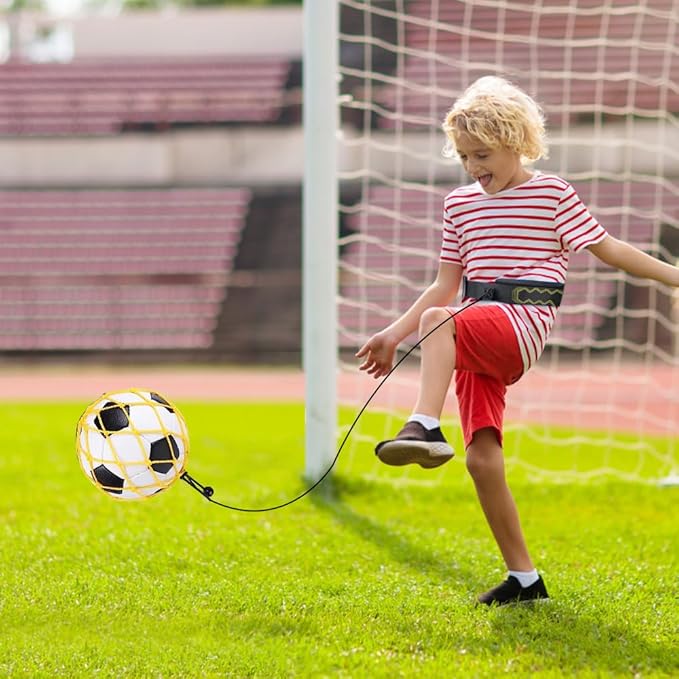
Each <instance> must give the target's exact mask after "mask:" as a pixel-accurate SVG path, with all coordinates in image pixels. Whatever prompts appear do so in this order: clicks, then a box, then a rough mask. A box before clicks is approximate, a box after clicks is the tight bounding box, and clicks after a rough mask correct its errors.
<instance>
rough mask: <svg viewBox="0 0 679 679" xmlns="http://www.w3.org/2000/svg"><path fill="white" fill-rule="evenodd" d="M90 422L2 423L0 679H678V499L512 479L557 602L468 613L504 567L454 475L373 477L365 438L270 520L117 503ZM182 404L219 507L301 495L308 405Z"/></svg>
mask: <svg viewBox="0 0 679 679" xmlns="http://www.w3.org/2000/svg"><path fill="white" fill-rule="evenodd" d="M85 405H86V404H85V403H65V404H50V403H46V404H41V403H31V404H28V403H26V404H15V405H8V404H3V406H2V408H0V444H1V448H2V451H3V454H2V455H1V456H0V471H1V474H0V484H1V485H0V512H1V514H2V521H1V524H0V525H1V528H0V531H1V535H2V538H1V542H0V639H1V641H0V675H1V676H11V677H53V676H62V677H80V676H83V677H95V676H96V677H266V678H272V677H370V678H373V677H425V678H428V677H433V678H438V677H496V676H500V675H511V676H538V677H561V676H568V677H571V676H580V677H618V676H620V677H671V676H674V677H676V676H679V605H678V597H679V587H678V583H679V548H678V542H677V506H678V501H679V497H678V495H677V492H678V489H676V488H657V487H654V486H652V485H645V484H641V483H638V484H635V483H625V482H619V481H618V482H597V483H590V484H586V483H579V484H559V485H557V484H553V483H552V484H536V483H532V484H531V483H529V482H527V481H525V480H524V479H523V478H521V475H518V474H517V476H516V478H515V479H514V481H515V483H513V484H512V487H513V490H514V494H515V497H516V499H517V502H518V504H519V508H520V511H521V513H522V517H523V519H524V524H525V530H526V533H527V537H528V540H529V544H530V546H531V547H532V552H533V554H534V557H535V558H536V561H537V562H538V564H539V568H540V570H541V571H542V573H543V575H544V576H545V580H546V582H547V584H548V586H549V588H550V593H551V594H552V597H553V599H552V601H551V602H549V603H546V604H542V605H539V606H534V607H506V608H500V609H490V610H489V609H485V608H484V609H479V608H476V607H474V606H473V601H474V596H475V594H476V593H478V592H479V591H481V590H483V589H486V588H487V587H488V586H490V585H494V584H496V583H497V582H499V580H500V579H501V578H502V577H503V576H504V570H503V566H502V563H501V560H500V558H499V555H498V553H497V551H496V549H495V547H494V543H493V541H492V539H491V537H490V535H489V532H488V529H487V528H486V525H485V523H484V520H483V518H482V515H481V511H480V509H479V507H478V505H477V502H476V500H475V496H474V492H473V488H472V484H471V481H470V479H469V478H468V476H467V475H466V472H465V470H464V464H463V463H462V462H461V461H460V460H454V461H453V462H451V463H450V464H449V465H448V466H447V468H446V470H445V473H436V475H435V476H434V477H432V476H428V474H427V472H425V471H424V470H419V469H416V470H408V471H407V473H406V472H404V471H403V470H391V469H386V470H385V471H383V472H382V471H380V473H379V474H375V473H374V469H375V462H374V459H373V455H372V451H371V448H370V446H369V445H368V443H367V442H366V443H365V445H364V444H363V443H361V444H360V445H359V446H358V447H357V448H356V449H355V450H353V451H352V453H351V455H348V456H347V457H346V458H345V457H344V456H342V457H340V460H339V463H338V466H337V474H336V475H335V477H334V480H333V483H332V487H326V488H322V489H320V490H319V491H318V492H315V493H314V494H312V495H311V496H309V497H307V498H305V499H303V500H302V501H300V502H298V503H296V504H295V505H293V506H291V507H288V508H286V509H283V510H281V511H278V512H274V513H266V514H243V513H237V512H232V511H227V510H224V509H221V508H219V507H215V506H212V505H210V504H209V503H208V502H207V501H205V500H204V499H203V498H202V497H201V496H200V495H199V494H198V493H196V492H195V491H194V490H192V489H190V488H189V487H188V486H187V485H186V484H184V483H182V482H178V483H177V484H176V485H175V486H173V487H172V488H170V489H169V490H168V491H166V492H165V493H162V494H161V495H159V496H157V497H154V498H152V499H151V500H148V501H145V502H140V503H122V502H116V501H114V500H111V499H109V498H108V497H106V496H104V495H103V494H102V493H100V492H99V491H98V490H97V489H95V487H94V486H93V485H92V484H91V483H90V482H89V481H88V480H87V479H86V478H85V477H84V475H83V474H82V472H81V471H80V467H79V465H78V463H77V460H76V457H75V453H74V449H73V437H74V429H75V424H76V421H77V419H78V417H79V415H80V413H81V411H82V410H83V408H84V406H85ZM179 405H180V406H181V408H182V411H183V412H184V415H185V416H186V418H187V420H188V423H189V428H190V432H191V442H192V451H191V455H190V458H189V465H188V469H189V471H190V472H191V473H192V474H193V475H194V476H195V477H196V478H197V479H198V480H199V481H201V482H203V483H206V484H210V485H213V486H214V487H215V491H216V493H215V497H216V499H219V500H221V501H224V502H228V503H232V504H237V505H246V506H262V505H266V504H275V503H277V502H280V501H284V500H286V499H288V498H289V497H291V496H293V495H294V494H296V493H298V492H299V491H300V490H302V489H303V482H302V480H301V479H300V470H301V469H302V467H303V462H302V459H303V454H302V448H303V409H302V407H301V406H295V405H275V404H268V405H266V404H257V405H242V406H235V405H230V404H229V405H227V404H197V403H179ZM368 415H369V416H367V417H366V422H365V425H363V427H362V431H361V437H364V436H366V435H367V433H369V431H370V428H371V427H374V428H375V431H379V432H380V433H381V429H380V422H379V417H378V416H377V415H370V414H368ZM350 416H351V414H347V417H350ZM584 452H585V453H586V451H584ZM343 455H344V454H343ZM432 478H433V479H434V480H433V481H430V479H432Z"/></svg>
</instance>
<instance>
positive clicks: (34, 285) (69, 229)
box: [0, 189, 250, 351]
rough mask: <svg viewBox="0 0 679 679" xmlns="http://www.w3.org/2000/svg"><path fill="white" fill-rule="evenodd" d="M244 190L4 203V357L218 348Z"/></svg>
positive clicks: (33, 195)
mask: <svg viewBox="0 0 679 679" xmlns="http://www.w3.org/2000/svg"><path fill="white" fill-rule="evenodd" d="M249 201H250V192H249V191H248V190H244V189H167V190H136V191H135V190H129V191H123V190H111V191H106V190H101V191H94V190H89V191H0V238H1V239H2V242H3V247H2V249H0V350H3V351H10V350H78V349H87V350H106V349H192V348H206V347H209V346H210V345H211V343H212V341H213V331H214V328H215V326H216V323H217V320H218V315H219V313H220V310H221V306H222V302H223V300H224V297H225V295H226V286H227V284H228V281H229V274H230V272H231V270H232V266H233V261H234V257H235V255H236V253H237V250H238V244H239V241H240V237H241V232H242V230H243V227H244V225H245V220H246V216H247V211H248V205H249Z"/></svg>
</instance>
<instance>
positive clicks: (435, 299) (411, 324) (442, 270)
mask: <svg viewBox="0 0 679 679" xmlns="http://www.w3.org/2000/svg"><path fill="white" fill-rule="evenodd" d="M461 281H462V267H461V266H460V265H459V264H448V263H445V262H442V263H441V264H440V265H439V271H438V275H437V276H436V280H435V281H434V282H433V283H432V284H431V285H430V286H429V287H428V288H427V289H426V290H425V291H424V292H423V293H422V294H421V295H420V296H419V297H418V299H417V300H416V301H415V302H414V303H413V305H412V306H411V307H410V309H408V311H406V312H405V313H404V314H403V315H402V316H401V317H400V318H399V319H398V320H396V321H394V322H393V323H392V324H391V325H389V326H387V327H386V328H385V329H384V330H382V331H380V332H378V333H376V334H375V335H373V336H372V337H371V338H370V339H369V340H368V341H367V342H366V343H365V344H364V345H363V346H362V347H361V348H360V349H359V350H358V352H357V353H356V356H357V357H358V358H363V359H364V360H363V363H361V365H360V366H359V369H360V370H365V371H366V372H367V373H368V374H369V375H372V376H373V377H382V376H384V375H386V374H387V373H388V372H389V370H390V369H391V366H392V365H393V361H394V354H395V352H396V347H397V346H398V345H399V344H400V343H401V342H402V341H403V340H404V339H405V338H406V337H408V335H410V333H411V332H414V331H415V330H417V327H418V325H419V321H420V316H421V315H422V313H423V312H424V311H425V309H428V308H429V307H436V306H446V305H448V304H451V303H452V302H453V300H454V299H455V296H456V295H457V291H458V290H459V287H460V282H461Z"/></svg>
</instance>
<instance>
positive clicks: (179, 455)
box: [76, 389, 189, 500]
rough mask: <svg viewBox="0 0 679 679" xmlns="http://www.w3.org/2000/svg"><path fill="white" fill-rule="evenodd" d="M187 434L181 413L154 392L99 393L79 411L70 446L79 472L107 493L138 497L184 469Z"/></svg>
mask: <svg viewBox="0 0 679 679" xmlns="http://www.w3.org/2000/svg"><path fill="white" fill-rule="evenodd" d="M188 448H189V436H188V430H187V428H186V423H185V421H184V418H183V417H182V415H181V413H180V412H179V410H177V408H176V407H175V406H174V405H172V403H170V402H169V401H168V400H167V399H165V398H163V397H162V396H161V395H160V394H158V393H156V392H154V391H147V390H144V389H129V390H128V391H117V392H110V393H107V394H103V395H102V396H101V397H100V398H98V399H97V400H96V401H94V403H92V404H91V405H89V406H88V407H87V409H86V410H85V412H84V413H83V414H82V416H81V418H80V420H79V422H78V427H77V431H76V449H77V453H78V459H79V460H80V466H81V467H82V469H83V471H84V472H85V475H86V476H87V477H88V478H89V479H90V480H91V481H92V483H94V485H95V486H97V487H98V488H99V489H101V490H103V491H104V492H105V493H106V494H108V495H109V496H110V497H113V498H118V499H121V500H140V499H143V498H147V497H150V496H152V495H155V494H156V493H159V492H160V491H161V490H165V489H166V488H168V487H169V486H170V485H172V484H173V483H174V482H175V481H176V480H177V479H178V478H180V477H181V475H182V474H183V473H184V468H185V466H186V458H187V454H188Z"/></svg>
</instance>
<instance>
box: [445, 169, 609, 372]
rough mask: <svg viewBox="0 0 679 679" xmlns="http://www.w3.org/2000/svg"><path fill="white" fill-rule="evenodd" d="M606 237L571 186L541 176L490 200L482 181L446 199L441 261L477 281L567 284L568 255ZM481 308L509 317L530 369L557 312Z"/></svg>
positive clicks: (552, 309) (519, 307) (533, 308)
mask: <svg viewBox="0 0 679 679" xmlns="http://www.w3.org/2000/svg"><path fill="white" fill-rule="evenodd" d="M606 235H607V233H606V230H605V229H604V228H603V227H602V226H601V224H599V222H597V220H596V219H594V217H592V215H591V214H590V213H589V210H588V209H587V208H586V207H585V205H584V204H583V203H582V201H581V200H580V198H578V195H577V193H576V192H575V189H573V187H572V186H571V185H570V184H569V183H568V182H567V181H565V180H564V179H561V178H560V177H557V176H555V175H548V174H542V173H541V172H537V173H535V174H534V175H533V176H532V177H531V179H529V180H528V181H527V182H525V183H523V184H520V185H519V186H515V187H513V188H510V189H506V190H505V191H500V192H499V193H496V194H492V195H491V194H487V193H485V192H484V190H483V189H482V188H481V186H480V185H479V184H478V182H477V183H474V184H470V185H468V186H461V187H459V188H457V189H455V190H454V191H452V192H451V193H449V194H448V196H446V199H445V203H444V212H443V245H442V247H441V261H442V262H451V263H453V264H460V265H461V266H462V272H463V274H464V275H465V276H466V277H467V278H468V279H469V280H473V281H482V282H488V281H494V280H496V279H497V278H522V279H529V280H535V281H551V282H557V283H565V282H566V273H567V271H568V253H569V251H570V250H572V251H574V252H579V251H581V250H583V249H584V248H586V247H588V246H590V245H594V244H595V243H599V242H600V241H602V240H603V239H604V238H605V237H606ZM480 304H497V305H499V306H500V307H501V309H502V310H503V311H504V312H505V313H506V314H507V316H508V317H509V320H510V321H511V323H512V326H513V328H514V331H515V332H516V336H517V339H518V341H519V347H520V349H521V357H522V359H523V365H524V370H528V369H529V368H530V367H531V366H532V365H533V364H534V363H535V362H536V361H537V360H538V358H539V357H540V354H541V353H542V351H543V349H544V347H545V343H546V341H547V337H548V336H549V332H550V330H551V329H552V326H553V324H554V319H555V318H556V311H557V310H556V308H555V307H552V306H533V305H519V304H502V303H499V302H480Z"/></svg>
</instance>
